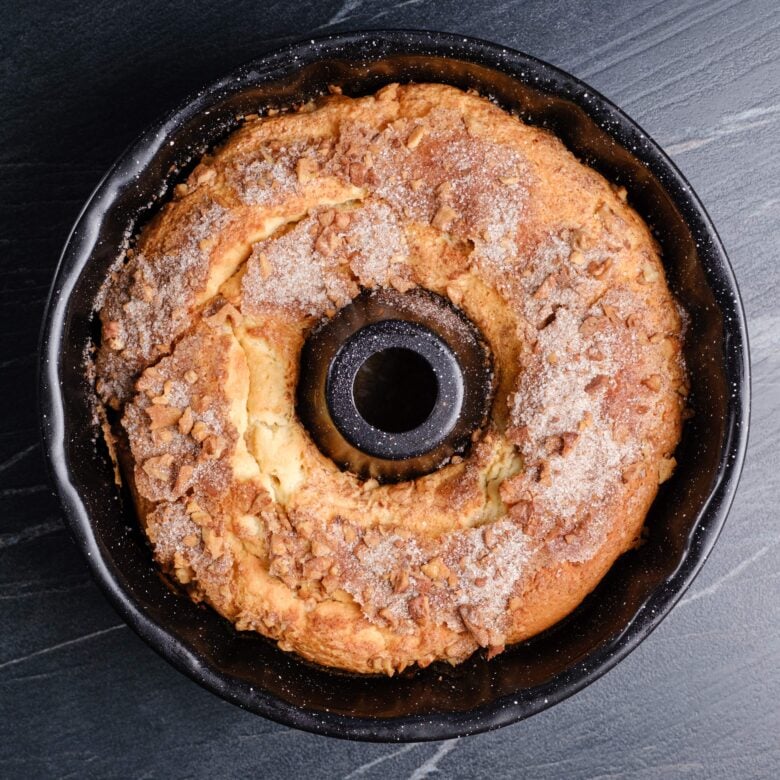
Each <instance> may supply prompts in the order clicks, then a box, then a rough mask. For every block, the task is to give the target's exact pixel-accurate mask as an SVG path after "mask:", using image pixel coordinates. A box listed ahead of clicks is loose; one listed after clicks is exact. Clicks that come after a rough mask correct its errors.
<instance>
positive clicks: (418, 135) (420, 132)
mask: <svg viewBox="0 0 780 780" xmlns="http://www.w3.org/2000/svg"><path fill="white" fill-rule="evenodd" d="M425 132H426V130H425V127H424V126H423V125H417V126H416V127H415V128H414V129H413V130H412V132H411V133H409V137H408V138H407V139H406V146H407V147H408V148H409V149H416V148H417V147H418V146H419V145H420V141H422V139H423V136H424V135H425Z"/></svg>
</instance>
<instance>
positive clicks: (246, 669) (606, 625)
mask: <svg viewBox="0 0 780 780" xmlns="http://www.w3.org/2000/svg"><path fill="white" fill-rule="evenodd" d="M393 81H399V82H408V81H417V82H428V81H434V82H444V83H448V84H453V85H455V86H458V87H461V88H473V89H476V90H477V91H478V92H479V93H481V94H482V95H485V96H488V97H490V98H491V99H493V100H495V101H497V102H498V103H499V104H500V105H502V106H503V107H505V108H506V109H509V110H511V111H514V112H516V113H517V114H518V115H519V116H520V117H522V119H524V120H525V121H527V122H529V123H532V124H536V125H541V126H543V127H545V128H548V129H549V130H551V131H553V132H554V133H555V134H557V135H558V136H559V137H560V138H561V139H562V140H563V142H564V143H565V144H566V145H567V146H568V148H569V149H571V150H572V151H573V152H574V154H576V155H577V156H578V157H579V158H580V159H582V160H584V161H585V162H587V163H588V164H589V165H591V166H593V167H594V168H596V169H597V170H598V171H600V172H601V173H602V174H603V175H604V176H606V177H607V178H608V179H609V180H610V181H612V182H615V183H618V184H621V185H623V186H625V187H626V189H627V190H628V195H629V202H630V203H631V204H632V205H633V206H634V207H635V208H636V209H637V210H638V211H639V212H640V213H641V214H642V216H643V217H644V218H645V219H646V220H647V222H648V223H649V224H650V225H651V227H652V228H653V230H654V232H655V235H656V237H657V239H658V241H659V242H660V244H661V246H662V248H663V260H664V264H665V267H666V271H667V274H668V278H669V282H670V285H671V287H672V289H673V290H674V292H675V293H676V294H677V296H678V297H679V299H680V300H681V301H682V303H683V304H684V306H685V308H686V310H687V311H688V313H689V315H690V323H689V326H688V331H687V338H686V344H687V346H686V358H687V361H688V366H689V368H690V373H691V379H692V396H691V403H692V406H693V408H694V409H695V416H694V417H693V418H692V419H691V420H689V421H688V422H687V424H686V426H685V431H684V437H683V441H682V443H681V445H680V447H679V450H678V453H677V459H678V461H679V464H680V465H679V467H678V469H677V472H676V473H675V475H674V477H673V478H672V479H671V480H670V481H669V482H668V483H666V484H664V485H663V487H662V489H661V491H660V493H659V494H658V497H657V499H656V501H655V503H654V504H653V507H652V509H651V512H650V514H649V516H648V518H647V539H646V542H645V543H644V544H643V545H642V546H641V547H640V548H639V549H636V550H634V551H632V552H629V553H627V554H626V555H624V556H622V557H621V558H620V559H619V560H618V561H617V563H616V564H615V565H614V566H613V568H612V569H611V570H610V572H609V573H608V574H607V576H606V577H605V579H604V580H603V581H602V582H601V584H600V585H599V586H598V587H597V589H596V590H595V591H594V592H593V593H592V594H591V595H590V596H589V597H588V598H587V599H586V600H585V601H584V602H583V604H582V605H581V606H580V607H579V608H578V609H577V610H576V611H575V612H574V613H573V614H572V615H571V616H570V617H568V618H567V619H566V620H565V621H563V622H562V623H560V624H558V625H556V626H555V627H553V628H552V629H550V630H548V631H546V632H545V633H544V634H542V635H539V636H537V637H535V638H533V639H532V640H530V641H527V642H524V643H522V644H521V645H518V646H515V647H512V648H510V649H508V650H507V652H505V653H504V654H502V655H500V656H498V657H497V658H494V659H493V660H491V661H489V662H488V661H487V660H486V659H485V657H484V655H483V653H481V652H480V653H477V654H475V655H474V656H473V657H472V658H470V659H469V660H468V661H466V662H465V663H463V664H461V665H460V666H458V667H454V668H452V667H449V666H440V665H439V666H434V667H430V668H428V669H425V670H422V671H419V670H418V671H413V672H409V673H404V674H402V675H400V676H397V677H394V678H385V677H368V676H365V677H360V676H348V675H344V674H340V673H338V672H334V671H331V670H327V669H324V668H319V667H315V666H312V665H310V664H307V663H305V662H304V661H302V660H300V659H299V658H297V657H296V656H294V655H291V654H288V653H284V652H282V651H280V650H278V649H277V648H276V647H275V646H274V645H273V644H271V643H270V642H268V641H267V640H265V639H264V638H263V637H261V636H259V635H257V634H253V633H239V632H237V631H235V630H234V629H233V627H232V625H231V624H230V623H228V622H227V621H226V620H224V619H223V618H221V617H220V616H219V615H217V613H216V612H214V611H212V610H211V609H208V608H206V607H203V606H197V605H195V604H194V603H192V602H190V601H189V599H188V598H187V597H185V596H182V595H177V593H176V592H175V591H174V590H173V589H172V588H171V587H170V586H169V585H167V584H166V582H165V581H164V579H163V577H161V575H160V574H159V572H158V570H157V568H156V567H155V565H154V563H153V561H152V555H151V552H150V550H149V547H148V545H147V544H146V541H145V538H144V536H143V535H142V533H141V531H140V527H139V523H138V521H137V519H136V516H135V513H134V509H133V506H132V504H131V502H130V501H129V500H127V497H126V496H123V495H122V494H121V492H120V491H119V489H118V488H117V486H116V485H115V483H114V476H113V472H112V466H111V462H110V459H109V457H108V453H107V452H106V449H105V447H104V445H103V443H102V440H101V437H100V433H99V431H98V430H97V428H96V425H95V422H94V420H93V415H92V408H91V400H92V396H91V387H90V383H89V381H88V378H87V375H86V373H85V370H84V355H85V350H86V349H87V348H88V345H89V343H90V339H91V338H93V337H94V336H95V334H96V330H97V329H96V328H95V323H94V315H93V307H94V305H95V297H96V295H97V292H98V290H99V288H100V286H101V283H102V282H103V280H104V278H105V276H106V272H107V269H108V268H109V266H110V265H111V264H112V263H113V262H114V261H115V259H116V258H117V255H118V254H119V252H120V251H121V247H122V246H123V245H124V243H125V242H126V238H127V236H128V235H129V234H131V233H132V231H133V230H134V229H135V227H136V226H137V224H138V223H139V220H143V219H144V217H145V216H146V215H148V213H149V211H150V209H154V208H155V206H156V205H157V204H158V203H159V202H160V201H161V200H162V199H164V198H165V197H166V195H167V193H168V192H170V190H171V185H172V184H173V183H175V181H176V180H177V178H179V177H181V176H183V175H184V174H186V172H187V170H188V166H191V164H192V162H193V161H194V160H196V159H197V158H198V157H199V156H200V155H201V154H202V153H203V152H204V151H205V150H206V149H208V148H209V147H211V146H213V145H214V144H215V143H216V142H218V141H220V140H221V139H223V138H224V137H225V135H226V134H227V133H229V132H230V130H231V129H233V128H234V127H235V126H236V125H237V123H238V122H239V117H240V116H241V115H243V114H248V113H255V112H257V111H258V109H260V110H262V109H264V108H266V107H279V106H286V105H289V104H291V103H295V102H299V101H301V100H304V99H307V98H310V97H313V96H315V95H318V94H320V93H322V92H324V91H325V90H326V88H327V86H328V85H329V84H337V85H339V86H341V87H342V88H343V90H344V92H345V93H347V94H350V95H362V94H366V93H371V92H373V91H375V90H377V89H378V88H380V87H382V86H383V85H385V84H387V83H389V82H393ZM40 390H41V393H40V404H41V420H42V428H43V439H44V443H45V449H46V452H47V455H48V460H49V464H50V467H51V473H52V476H53V480H54V483H55V485H56V489H57V492H58V493H59V496H60V499H61V501H62V505H63V508H64V511H65V515H66V517H67V518H68V521H69V523H70V525H71V528H72V530H73V533H74V535H75V537H76V540H77V541H78V544H79V545H80V547H81V548H82V550H83V551H84V553H85V554H86V556H87V561H88V563H89V565H90V567H91V568H92V571H93V573H94V575H95V577H96V578H97V580H98V582H99V584H100V585H101V587H102V588H103V590H104V591H105V593H106V595H107V596H108V597H109V599H110V601H111V603H112V604H113V605H114V606H115V607H116V609H117V610H118V611H119V612H120V614H121V615H122V616H123V617H124V619H125V620H126V621H127V622H128V623H129V624H130V625H131V626H132V627H133V628H134V629H135V631H136V632H137V633H138V634H139V635H140V636H141V637H143V638H144V639H145V640H146V641H147V642H148V643H149V644H150V645H151V646H152V647H154V648H155V649H156V650H157V651H158V652H159V653H160V654H161V655H163V656H164V657H165V658H167V659H168V660H169V661H170V662H171V663H172V664H173V665H174V666H175V667H177V668H178V669H180V670H181V671H183V672H185V673H186V674H188V675H189V676H190V677H192V678H193V679H194V680H196V681H197V682H199V683H200V684H201V685H203V686H205V687H206V688H208V689H210V690H211V691H213V692H214V693H216V694H217V695H219V696H221V697H223V698H225V699H227V700H228V701H231V702H234V703H235V704H238V705H239V706H241V707H244V708H246V709H248V710H251V711H252V712H255V713H258V714H260V715H264V716H265V717H268V718H271V719H273V720H276V721H279V722H281V723H285V724H287V725H290V726H295V727H297V728H301V729H307V730H309V731H313V732H318V733H321V734H328V735H333V736H339V737H349V738H352V739H363V740H386V741H412V740H433V739H443V738H448V737H455V736H462V735H466V734H473V733H476V732H481V731H486V730H489V729H495V728H497V727H499V726H504V725H506V724H509V723H513V722H515V721H518V720H520V719H522V718H526V717H528V716H529V715H533V714H534V713H537V712H539V711H540V710H543V709H545V708H546V707H549V706H551V705H553V704H555V703H556V702H559V701H561V700H562V699H564V698H566V697H567V696H570V695H571V694H573V693H575V692H576V691H578V690H580V689H581V688H583V687H584V686H585V685H587V684H588V683H590V682H592V681H593V680H595V679H597V678H598V677H600V676H601V675H602V674H604V673H605V672H606V671H607V670H609V669H610V668H611V667H613V666H614V665H615V664H616V663H617V662H618V661H620V660H621V659H622V658H625V656H626V655H628V653H630V652H631V650H633V649H634V648H635V647H636V646H637V645H638V644H639V642H641V641H642V640H643V639H645V637H647V636H648V634H649V633H650V632H651V631H652V630H653V629H654V628H655V627H656V626H657V625H658V623H659V622H660V621H661V620H662V619H663V617H664V616H665V615H666V614H667V613H668V612H669V610H670V609H671V608H672V606H673V605H674V604H675V602H676V601H677V600H678V599H679V598H680V596H681V594H682V593H683V592H684V591H685V589H686V588H687V587H688V586H689V585H690V583H691V581H692V579H693V578H694V576H695V575H696V573H697V572H698V571H699V569H700V568H701V566H702V564H703V563H704V561H705V559H706V558H707V555H708V554H709V552H710V550H711V549H712V546H713V544H714V543H715V540H716V538H717V536H718V534H719V532H720V530H721V527H722V526H723V523H724V520H725V518H726V513H727V511H728V508H729V505H730V504H731V501H732V498H733V496H734V492H735V489H736V486H737V480H738V477H739V473H740V469H741V466H742V461H743V457H744V453H745V445H746V439H747V423H748V413H749V364H748V353H747V342H746V331H745V319H744V314H743V311H742V307H741V304H740V301H739V297H738V292H737V287H736V283H735V281H734V276H733V274H732V270H731V268H730V266H729V262H728V259H727V257H726V254H725V252H724V249H723V246H722V245H721V242H720V240H719V238H718V236H717V234H716V232H715V229H714V228H713V226H712V224H711V223H710V220H709V218H708V216H707V214H706V213H705V211H704V209H703V207H702V205H701V203H700V202H699V200H698V198H697V197H696V195H695V194H694V193H693V192H692V190H691V188H690V186H689V185H688V184H687V183H686V181H685V179H684V178H683V177H682V175H681V174H680V172H679V171H678V170H677V169H676V168H675V166H674V164H673V163H672V162H671V161H670V160H669V158H668V157H667V156H666V155H665V154H664V153H663V152H662V151H661V150H660V149H659V147H658V146H657V145H656V144H655V143H653V141H652V140H650V139H649V138H648V137H647V135H646V134H645V133H643V132H642V130H641V129H640V128H639V127H637V125H636V124H635V123H634V122H632V121H631V120H630V119H629V118H628V117H627V116H626V115H625V114H623V113H622V112H621V111H620V110H619V109H617V108H616V107H615V106H614V105H612V104H611V103H610V102H609V101H607V100H606V99H605V98H603V97H601V96H600V95H598V94H597V93H595V92H594V91H593V90H592V89H591V88H590V87H588V86H587V85H585V84H583V83H581V82H580V81H578V80H577V79H575V78H573V77H572V76H569V75H567V74H566V73H563V72H561V71H560V70H557V69H556V68H554V67H552V66H550V65H547V64H545V63H543V62H540V61H539V60H536V59H534V58H532V57H529V56H527V55H525V54H521V53H519V52H516V51H511V50H508V49H504V48H501V47H499V46H496V45H493V44H489V43H484V42H482V41H478V40H473V39H469V38H463V37H459V36H458V37H455V36H452V35H445V34H440V33H427V32H409V31H392V32H370V33H353V34H346V35H338V36H333V37H328V38H324V39H321V40H317V41H310V42H306V43H303V44H299V45H296V46H292V47H289V48H286V49H283V50H281V51H277V52H274V53H272V54H269V55H267V56H265V57H263V58H261V59H259V60H257V61H255V62H252V63H250V64H249V65H247V66H246V67H244V68H242V69H241V70H239V71H238V72H236V73H233V74H232V75H230V76H228V77H227V78H225V79H223V80H221V81H219V82H217V83H216V84H213V85H212V86H210V87H208V88H206V89H204V90H202V91H201V92H199V93H198V94H197V95H195V96H193V97H192V98H191V99H189V100H187V101H186V102H184V103H183V104H182V105H181V106H179V107H178V108H177V109H176V110H174V111H172V112H171V113H169V114H168V115H167V116H165V117H164V118H163V119H162V120H161V121H160V122H158V123H157V124H156V125H154V126H153V127H151V128H150V129H149V130H148V131H147V132H146V133H145V134H144V135H142V136H141V137H140V138H139V139H138V141H136V142H135V143H134V144H133V145H132V146H131V148H130V149H128V150H127V152H125V154H123V155H122V157H120V159H119V160H118V161H117V163H116V164H115V165H114V166H113V168H111V170H110V171H109V172H108V174H107V175H106V177H105V178H104V179H103V181H102V182H101V183H100V184H99V185H98V187H97V189H96V190H95V192H94V194H93V195H92V197H91V199H90V200H89V202H88V203H87V205H86V207H85V208H84V210H83V212H82V213H81V216H80V217H79V219H78V222H77V223H76V226H75V227H74V229H73V232H72V234H71V236H70V238H69V239H68V242H67V245H66V246H65V250H64V252H63V255H62V258H61V260H60V264H59V268H58V271H57V274H56V278H55V280H54V284H53V287H52V291H51V297H50V300H49V306H48V310H47V313H46V317H45V322H44V329H43V339H42V349H41V366H40Z"/></svg>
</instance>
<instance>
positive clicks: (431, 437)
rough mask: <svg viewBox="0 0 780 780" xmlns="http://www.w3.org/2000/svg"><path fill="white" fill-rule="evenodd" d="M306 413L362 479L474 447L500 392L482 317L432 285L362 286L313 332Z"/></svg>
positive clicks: (327, 449)
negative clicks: (477, 319) (474, 317)
mask: <svg viewBox="0 0 780 780" xmlns="http://www.w3.org/2000/svg"><path fill="white" fill-rule="evenodd" d="M299 376H300V378H299V381H298V390H297V395H298V397H297V405H298V414H299V416H300V418H301V420H302V422H303V424H304V425H305V426H306V428H307V429H308V431H309V433H310V434H311V436H312V438H313V439H314V441H315V442H316V444H317V446H318V447H319V448H320V450H321V451H322V452H323V453H324V454H326V455H327V456H328V457H330V458H331V459H332V460H334V461H335V462H336V463H337V464H338V465H339V466H340V467H341V468H343V469H346V470H348V471H351V472H353V473H355V474H357V475H359V476H360V477H362V478H364V479H368V478H372V477H373V478H375V479H377V480H379V481H380V482H398V481H401V480H405V479H412V478H414V477H417V476H420V475H422V474H427V473H430V472H432V471H434V470H436V469H437V468H440V467H441V466H443V465H445V464H446V463H448V462H449V461H450V460H451V458H452V457H453V456H455V455H463V454H465V452H466V451H467V450H468V448H469V446H470V444H471V442H472V440H473V439H474V438H475V436H476V434H477V432H478V431H479V429H480V428H481V427H482V426H483V425H484V424H485V422H486V420H487V415H488V412H489V410H490V404H491V402H492V396H493V373H492V361H491V356H490V351H489V350H488V348H487V346H486V344H485V342H484V340H483V338H482V336H481V334H480V332H479V331H478V329H477V328H476V326H475V325H474V324H473V323H472V322H471V321H470V320H469V319H468V318H467V317H466V316H465V314H463V312H461V311H460V310H459V309H457V308H456V307H455V306H453V305H452V304H451V303H450V302H449V301H448V300H446V299H445V298H442V297H441V296H439V295H436V294H434V293H431V292H428V291H426V290H421V289H415V290H411V291H409V292H406V293H400V292H397V291H395V290H375V291H368V292H365V293H362V294H361V295H359V296H358V297H357V298H355V299H354V300H353V301H352V302H351V303H350V304H348V305H347V306H345V307H344V308H343V309H341V310H340V311H338V312H337V313H336V314H335V315H334V316H333V317H332V318H331V319H329V320H326V321H324V322H322V323H320V325H318V326H317V327H315V328H314V329H313V330H312V332H311V333H310V335H309V337H308V338H307V340H306V343H305V344H304V347H303V350H302V353H301V364H300V375H299Z"/></svg>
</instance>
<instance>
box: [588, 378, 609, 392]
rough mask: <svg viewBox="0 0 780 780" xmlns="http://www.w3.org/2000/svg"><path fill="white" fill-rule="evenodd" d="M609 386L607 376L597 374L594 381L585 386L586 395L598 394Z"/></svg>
mask: <svg viewBox="0 0 780 780" xmlns="http://www.w3.org/2000/svg"><path fill="white" fill-rule="evenodd" d="M608 384H609V377H608V376H607V375H606V374H596V376H594V377H593V379H591V380H590V382H588V384H587V385H585V392H586V393H596V392H598V391H599V390H602V389H603V388H605V387H606V386H607V385H608Z"/></svg>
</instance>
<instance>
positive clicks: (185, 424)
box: [179, 406, 194, 436]
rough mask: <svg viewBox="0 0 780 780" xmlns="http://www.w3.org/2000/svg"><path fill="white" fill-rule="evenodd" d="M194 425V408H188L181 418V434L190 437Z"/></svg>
mask: <svg viewBox="0 0 780 780" xmlns="http://www.w3.org/2000/svg"><path fill="white" fill-rule="evenodd" d="M193 424H194V418H193V416H192V407H190V406H188V407H187V408H186V409H185V410H184V411H183V412H182V414H181V417H179V433H181V434H183V435H184V436H187V435H189V432H190V431H191V430H192V426H193Z"/></svg>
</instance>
